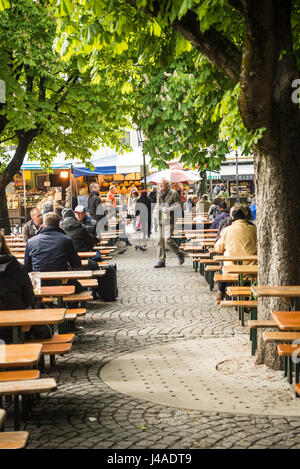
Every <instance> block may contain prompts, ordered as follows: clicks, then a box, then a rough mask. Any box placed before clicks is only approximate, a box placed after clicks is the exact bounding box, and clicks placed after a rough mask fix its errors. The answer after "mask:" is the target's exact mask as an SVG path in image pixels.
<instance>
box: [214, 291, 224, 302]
mask: <svg viewBox="0 0 300 469" xmlns="http://www.w3.org/2000/svg"><path fill="white" fill-rule="evenodd" d="M224 298H225V293H222V292H220V291H218V293H217V296H216V303H217V304H220V303H221V301H223V300H224Z"/></svg>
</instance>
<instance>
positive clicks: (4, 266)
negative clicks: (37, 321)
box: [0, 232, 51, 343]
mask: <svg viewBox="0 0 300 469" xmlns="http://www.w3.org/2000/svg"><path fill="white" fill-rule="evenodd" d="M33 305H34V293H33V287H32V283H31V280H30V278H29V275H28V273H27V270H26V269H25V267H24V266H23V265H22V264H20V263H19V262H18V261H17V259H16V258H15V257H14V256H13V255H12V254H11V252H10V250H9V248H8V246H7V244H6V241H5V238H4V236H3V234H2V233H1V232H0V310H13V309H26V308H31V307H33ZM31 333H32V334H33V335H34V337H36V338H47V337H50V336H51V329H50V328H49V327H48V326H33V327H32V328H31ZM0 339H2V340H4V342H5V343H8V342H11V341H12V329H11V328H10V327H8V328H6V327H2V328H0Z"/></svg>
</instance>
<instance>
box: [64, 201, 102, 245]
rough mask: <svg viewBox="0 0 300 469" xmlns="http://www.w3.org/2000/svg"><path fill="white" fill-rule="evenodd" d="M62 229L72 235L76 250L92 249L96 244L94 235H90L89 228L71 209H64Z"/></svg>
mask: <svg viewBox="0 0 300 469" xmlns="http://www.w3.org/2000/svg"><path fill="white" fill-rule="evenodd" d="M62 219H63V220H62V222H61V224H60V227H61V229H62V230H63V231H64V232H65V233H66V235H67V236H70V238H71V240H72V241H73V244H74V247H75V250H76V252H85V251H91V250H92V249H93V247H94V246H95V244H96V239H95V237H94V236H92V235H90V233H89V232H88V230H87V228H86V227H85V226H84V225H83V224H82V223H80V221H78V220H77V218H75V215H74V212H73V210H71V209H64V210H63V211H62Z"/></svg>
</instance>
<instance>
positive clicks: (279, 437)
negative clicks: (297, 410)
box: [25, 246, 300, 449]
mask: <svg viewBox="0 0 300 469" xmlns="http://www.w3.org/2000/svg"><path fill="white" fill-rule="evenodd" d="M115 259H116V262H117V265H118V283H119V299H118V300H117V301H116V302H113V303H106V304H103V303H101V302H97V301H96V302H93V303H91V304H90V305H89V311H88V314H87V315H86V317H85V318H84V319H81V320H78V324H79V323H80V324H81V325H83V326H84V327H85V332H84V333H83V334H81V335H80V336H78V337H77V338H76V340H75V342H74V346H73V351H72V353H71V354H69V355H66V356H64V357H59V359H58V361H57V364H56V365H55V367H54V368H52V369H49V370H48V371H47V373H48V374H49V375H50V376H53V377H54V378H56V380H57V383H58V389H57V391H56V392H54V393H51V394H49V395H47V396H42V397H41V399H40V400H39V401H38V403H37V404H36V405H35V407H34V409H33V412H32V414H31V417H30V420H29V421H28V422H27V424H26V427H25V428H26V430H28V431H29V432H30V442H29V445H28V448H108V449H121V448H126V449H127V448H128V449H138V448H150V449H159V448H161V449H196V448H300V435H299V429H300V419H295V418H282V417H281V418H270V417H265V416H252V417H251V416H247V415H246V416H245V415H233V414H223V413H217V412H200V411H193V410H185V409H178V408H174V407H167V406H163V405H158V404H155V403H151V402H148V401H143V400H138V399H134V398H132V397H131V396H130V395H125V394H121V393H119V392H117V391H115V390H113V389H112V388H110V387H108V386H107V385H106V384H105V383H103V382H102V381H101V379H100V377H99V374H100V370H101V368H102V367H103V366H104V365H105V364H106V363H107V362H108V361H110V360H112V359H114V358H116V357H118V356H120V355H121V354H125V353H128V352H133V351H136V350H138V349H140V348H144V347H148V346H149V345H153V344H166V343H169V342H174V341H182V340H185V339H192V338H199V337H204V338H205V337H210V338H211V337H214V338H216V337H219V338H223V337H232V336H234V335H241V334H244V333H245V332H246V330H245V329H242V328H241V326H240V325H239V322H238V320H237V318H236V314H235V313H231V312H228V311H223V310H221V309H219V308H218V307H217V306H216V304H215V294H214V293H211V292H210V291H209V288H208V286H207V284H206V282H205V281H204V280H203V278H202V277H200V276H199V273H197V274H196V273H195V272H194V271H193V270H192V265H191V261H190V259H187V261H186V262H185V264H184V265H183V266H179V265H178V264H177V259H176V258H175V257H174V256H173V255H172V254H170V253H169V254H168V265H167V267H166V268H165V269H153V265H154V263H155V262H156V256H155V251H154V248H153V247H151V246H150V247H149V249H148V251H146V252H139V251H135V250H134V247H131V248H129V249H128V251H127V252H126V253H125V254H123V255H117V256H116V258H115Z"/></svg>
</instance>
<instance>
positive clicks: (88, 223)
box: [74, 205, 97, 236]
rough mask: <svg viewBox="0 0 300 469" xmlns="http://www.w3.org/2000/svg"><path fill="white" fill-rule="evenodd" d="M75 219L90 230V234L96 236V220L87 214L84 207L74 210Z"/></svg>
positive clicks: (80, 206) (78, 206) (79, 206)
mask: <svg viewBox="0 0 300 469" xmlns="http://www.w3.org/2000/svg"><path fill="white" fill-rule="evenodd" d="M74 213H75V217H76V218H77V220H78V221H80V223H82V224H83V225H84V226H85V227H86V228H87V230H88V232H89V233H90V234H92V235H94V236H96V226H97V222H96V220H92V218H91V217H90V216H89V215H88V214H87V212H86V210H85V208H84V206H83V205H77V207H75V210H74Z"/></svg>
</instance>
